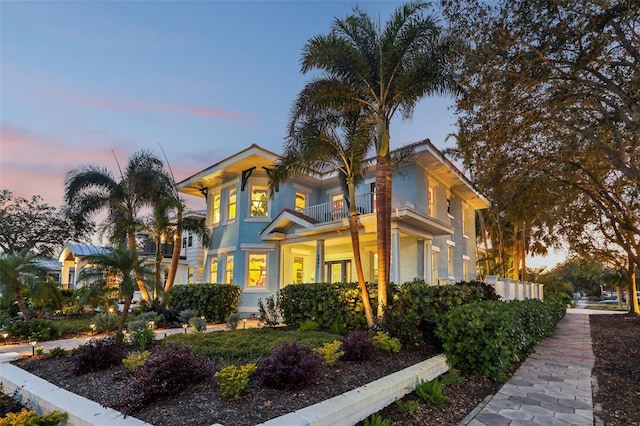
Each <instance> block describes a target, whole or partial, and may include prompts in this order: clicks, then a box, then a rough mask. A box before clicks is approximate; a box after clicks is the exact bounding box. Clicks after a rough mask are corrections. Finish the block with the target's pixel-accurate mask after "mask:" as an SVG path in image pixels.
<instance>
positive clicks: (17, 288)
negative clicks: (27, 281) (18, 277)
mask: <svg viewBox="0 0 640 426" xmlns="http://www.w3.org/2000/svg"><path fill="white" fill-rule="evenodd" d="M13 300H15V301H16V303H17V304H18V307H20V311H21V312H22V315H23V316H24V321H25V322H29V321H30V320H31V317H29V309H27V305H26V304H25V303H24V299H23V298H22V295H20V281H16V282H15V283H14V284H13Z"/></svg>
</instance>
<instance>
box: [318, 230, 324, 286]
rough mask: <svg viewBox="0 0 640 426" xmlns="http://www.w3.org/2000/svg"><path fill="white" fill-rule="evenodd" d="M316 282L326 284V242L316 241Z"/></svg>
mask: <svg viewBox="0 0 640 426" xmlns="http://www.w3.org/2000/svg"><path fill="white" fill-rule="evenodd" d="M316 282H317V283H323V282H325V276H324V240H318V241H316Z"/></svg>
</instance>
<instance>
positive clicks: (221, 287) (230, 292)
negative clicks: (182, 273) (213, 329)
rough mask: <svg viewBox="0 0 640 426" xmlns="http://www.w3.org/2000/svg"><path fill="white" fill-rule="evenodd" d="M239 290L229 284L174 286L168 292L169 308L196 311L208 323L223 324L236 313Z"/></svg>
mask: <svg viewBox="0 0 640 426" xmlns="http://www.w3.org/2000/svg"><path fill="white" fill-rule="evenodd" d="M240 293H241V289H240V287H238V286H237V285H231V284H208V283H203V284H189V285H176V286H173V287H172V288H171V291H170V292H169V307H170V308H171V309H174V310H176V311H183V310H186V309H189V310H197V311H198V314H199V315H204V316H205V317H206V319H207V320H208V321H214V322H218V323H222V322H225V320H226V318H227V317H228V316H229V315H231V314H233V313H235V312H237V311H238V301H239V300H240Z"/></svg>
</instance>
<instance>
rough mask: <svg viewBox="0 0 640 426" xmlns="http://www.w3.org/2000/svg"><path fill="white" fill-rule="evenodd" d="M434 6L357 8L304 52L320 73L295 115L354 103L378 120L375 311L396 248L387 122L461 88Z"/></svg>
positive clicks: (304, 63)
mask: <svg viewBox="0 0 640 426" xmlns="http://www.w3.org/2000/svg"><path fill="white" fill-rule="evenodd" d="M429 6H430V4H429V3H423V2H410V3H407V4H405V5H403V6H400V7H399V8H398V9H396V11H395V12H394V14H393V15H392V16H391V18H390V19H389V20H388V21H387V23H386V24H385V26H384V28H380V26H379V25H376V24H375V22H374V21H373V20H372V19H371V18H370V17H369V16H368V15H367V14H366V13H365V12H363V11H362V10H360V9H358V8H357V7H356V8H355V9H354V12H353V14H352V15H350V16H348V17H347V18H346V19H336V20H335V21H334V23H333V25H332V26H331V31H330V33H329V34H328V35H325V36H323V35H321V36H316V37H313V38H312V39H311V40H309V41H308V42H307V44H306V45H305V46H304V48H303V52H302V60H301V71H302V72H303V73H306V72H308V71H311V70H319V71H321V72H322V73H323V74H322V76H320V77H317V78H314V79H312V80H311V81H310V82H309V83H307V85H306V86H305V87H304V89H303V90H302V92H301V94H300V95H299V99H300V100H302V102H300V103H299V107H300V110H299V111H294V114H302V115H305V114H309V113H310V112H311V111H314V110H315V111H318V110H323V109H327V108H336V107H337V108H338V109H342V108H340V107H339V106H340V105H344V104H353V103H357V104H359V105H360V106H361V107H363V108H364V109H365V110H366V111H367V112H368V114H370V116H371V117H372V118H373V119H374V120H375V128H376V138H375V140H376V155H377V158H376V163H377V165H376V206H377V208H378V209H379V211H378V215H377V217H378V219H377V232H378V242H377V250H378V316H382V315H383V312H384V307H385V305H386V303H387V284H388V281H389V263H390V250H391V245H390V241H391V156H390V149H389V145H390V129H389V124H390V122H391V119H392V118H393V116H394V114H395V113H396V111H400V112H401V114H402V116H403V117H404V118H409V117H411V116H412V114H413V111H414V108H415V106H416V104H417V102H418V101H419V100H421V99H422V98H423V97H425V96H427V95H429V94H437V93H453V92H456V91H457V86H456V84H455V82H454V79H453V73H452V72H451V69H450V65H449V64H450V62H449V61H448V60H447V57H448V55H450V54H451V52H452V49H451V48H450V46H449V43H448V42H447V41H446V40H445V39H444V38H443V37H442V36H441V30H440V27H439V26H438V25H437V20H436V18H435V17H433V16H425V15H424V14H423V12H424V11H425V9H427V8H428V7H429Z"/></svg>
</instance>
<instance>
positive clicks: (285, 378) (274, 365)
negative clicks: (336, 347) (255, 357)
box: [257, 340, 322, 389]
mask: <svg viewBox="0 0 640 426" xmlns="http://www.w3.org/2000/svg"><path fill="white" fill-rule="evenodd" d="M321 364H322V360H321V359H320V357H319V356H318V355H316V354H315V353H313V350H312V349H311V347H310V346H307V345H301V344H298V342H296V341H295V340H292V341H291V342H282V343H280V344H279V345H277V346H276V347H275V348H274V349H273V353H272V354H271V355H270V356H268V357H265V358H262V359H261V360H260V363H259V366H258V372H257V374H258V381H259V382H260V384H261V385H262V386H265V387H270V388H279V389H295V388H301V387H304V386H306V385H308V384H309V383H311V381H312V380H313V378H314V377H315V376H316V374H317V371H318V367H320V365H321Z"/></svg>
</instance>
